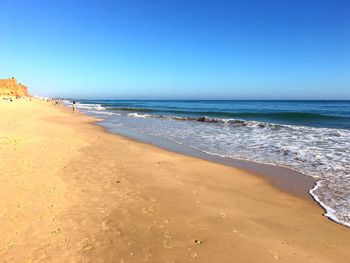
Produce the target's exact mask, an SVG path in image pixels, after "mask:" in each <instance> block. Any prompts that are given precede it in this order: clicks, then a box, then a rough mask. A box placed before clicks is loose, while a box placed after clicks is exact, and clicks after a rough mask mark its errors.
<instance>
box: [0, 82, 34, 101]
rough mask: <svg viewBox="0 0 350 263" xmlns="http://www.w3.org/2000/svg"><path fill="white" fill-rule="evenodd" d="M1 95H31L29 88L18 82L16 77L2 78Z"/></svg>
mask: <svg viewBox="0 0 350 263" xmlns="http://www.w3.org/2000/svg"><path fill="white" fill-rule="evenodd" d="M0 96H21V97H26V96H29V94H28V88H27V87H26V86H24V85H22V84H20V83H17V80H16V79H15V78H10V79H0Z"/></svg>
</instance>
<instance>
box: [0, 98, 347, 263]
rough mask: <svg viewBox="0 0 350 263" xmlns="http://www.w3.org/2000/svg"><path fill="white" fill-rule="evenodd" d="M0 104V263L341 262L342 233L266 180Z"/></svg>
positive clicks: (35, 106) (42, 110)
mask: <svg viewBox="0 0 350 263" xmlns="http://www.w3.org/2000/svg"><path fill="white" fill-rule="evenodd" d="M0 107H1V112H2V114H3V115H2V118H1V119H0V156H1V157H2V158H3V160H6V161H5V162H4V163H3V164H2V165H0V175H1V177H2V178H1V179H2V181H3V182H4V185H3V187H2V192H1V193H0V198H1V200H2V202H1V203H0V211H1V216H0V224H1V225H2V227H3V229H5V231H3V235H2V236H1V237H0V258H1V259H5V260H7V261H9V262H18V261H20V262H21V261H22V262H23V261H36V262H47V261H50V262H62V261H72V260H75V261H77V262H83V261H84V262H87V261H96V259H98V260H97V261H99V262H115V261H116V260H117V262H176V261H181V262H232V261H238V262H256V261H260V262H271V261H275V260H282V261H283V262H296V261H297V262H334V261H335V262H347V260H348V256H349V253H348V247H347V244H348V243H349V242H350V235H349V232H348V229H345V228H344V227H340V226H339V225H338V224H334V223H333V222H331V221H329V220H327V219H326V218H325V217H323V216H322V209H321V208H320V207H318V206H317V205H316V204H315V203H313V202H309V201H308V200H306V199H304V198H300V197H296V196H294V195H291V194H288V193H286V192H284V191H281V190H278V189H276V187H274V186H272V185H271V184H270V183H268V181H267V180H266V179H264V178H261V177H260V178H259V176H256V175H254V174H252V173H248V172H246V171H242V170H241V169H238V168H234V167H230V166H227V165H223V164H217V163H213V162H209V161H206V160H202V159H198V158H194V157H191V156H186V155H183V154H178V153H173V152H170V151H168V150H164V149H160V148H159V147H157V146H154V145H149V144H146V143H142V142H135V141H133V140H131V139H129V138H125V137H123V136H120V135H116V134H114V133H113V134H112V133H109V132H107V131H105V130H104V128H103V127H101V126H99V125H96V124H95V123H94V122H96V121H97V120H96V119H93V118H91V117H90V116H86V115H83V114H81V113H78V114H76V113H74V114H73V113H71V112H70V111H69V109H67V108H65V107H58V106H53V105H48V104H47V103H45V102H23V103H13V104H7V105H5V106H4V104H1V103H0ZM252 251H254V253H252Z"/></svg>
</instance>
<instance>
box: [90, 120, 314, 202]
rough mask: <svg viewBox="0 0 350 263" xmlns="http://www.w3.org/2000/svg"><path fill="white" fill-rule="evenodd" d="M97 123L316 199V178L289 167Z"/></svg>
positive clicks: (122, 133) (134, 139)
mask: <svg viewBox="0 0 350 263" xmlns="http://www.w3.org/2000/svg"><path fill="white" fill-rule="evenodd" d="M96 123H97V124H98V125H100V126H102V127H104V128H105V129H106V131H109V132H113V130H116V131H117V134H119V135H122V136H125V137H127V138H129V139H131V140H133V141H136V142H143V143H147V144H152V145H155V146H157V147H160V148H162V149H165V150H168V151H172V152H175V153H180V154H185V155H188V156H192V157H196V158H200V159H203V160H207V161H211V162H216V163H219V164H224V165H229V166H232V167H235V168H239V169H241V170H243V171H246V172H248V173H251V174H255V175H257V176H260V177H264V178H265V179H267V181H268V182H269V183H270V184H272V185H273V186H275V187H277V188H278V189H279V190H282V191H285V192H287V193H290V194H292V195H294V196H297V197H301V198H304V199H306V200H309V201H312V202H314V199H313V197H312V196H311V195H310V193H309V191H310V189H312V188H313V187H314V186H315V184H316V182H317V180H316V179H315V178H312V177H309V176H305V175H302V174H300V173H298V172H296V171H293V170H291V169H288V168H286V167H281V166H275V165H268V164H262V163H256V162H250V161H246V160H239V159H232V158H227V157H226V158H224V157H220V156H215V155H210V154H207V153H205V152H202V151H199V150H197V149H194V148H191V147H188V146H186V145H180V144H176V143H174V142H172V141H170V140H167V139H164V138H160V137H157V136H153V135H148V134H141V133H136V132H134V131H132V130H128V129H125V128H120V127H117V128H116V127H113V128H114V129H113V130H112V129H110V128H109V127H108V125H105V124H104V121H103V120H100V121H97V122H96Z"/></svg>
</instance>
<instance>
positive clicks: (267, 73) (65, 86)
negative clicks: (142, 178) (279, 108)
mask: <svg viewBox="0 0 350 263" xmlns="http://www.w3.org/2000/svg"><path fill="white" fill-rule="evenodd" d="M349 14H350V1H349V0H345V1H340V0H339V1H338V0H329V1H325V0H274V1H269V0H265V1H263V0H255V1H253V0H241V1H234V0H231V1H220V0H124V1H118V0H114V1H112V0H110V1H107V0H95V1H92V0H80V1H74V0H70V1H66V0H59V1H46V0H41V1H39V0H38V1H36V0H27V1H25V0H23V1H19V0H2V1H1V15H0V78H5V77H12V76H14V77H16V78H17V79H18V80H19V81H20V82H23V83H25V84H27V85H28V86H29V88H30V91H31V92H32V93H34V94H39V95H48V96H66V97H79V98H115V99H142V98H146V99H151V98H153V99H195V98H198V99H210V98H212V99H350V16H349Z"/></svg>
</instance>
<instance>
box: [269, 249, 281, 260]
mask: <svg viewBox="0 0 350 263" xmlns="http://www.w3.org/2000/svg"><path fill="white" fill-rule="evenodd" d="M269 253H270V254H271V255H272V256H273V258H274V259H275V260H279V259H280V257H279V255H278V253H277V252H276V251H274V250H272V249H270V250H269Z"/></svg>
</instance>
